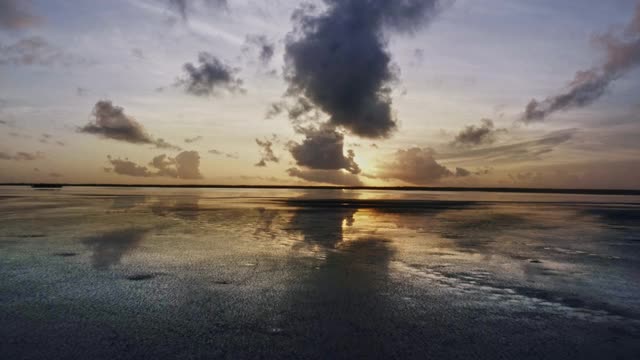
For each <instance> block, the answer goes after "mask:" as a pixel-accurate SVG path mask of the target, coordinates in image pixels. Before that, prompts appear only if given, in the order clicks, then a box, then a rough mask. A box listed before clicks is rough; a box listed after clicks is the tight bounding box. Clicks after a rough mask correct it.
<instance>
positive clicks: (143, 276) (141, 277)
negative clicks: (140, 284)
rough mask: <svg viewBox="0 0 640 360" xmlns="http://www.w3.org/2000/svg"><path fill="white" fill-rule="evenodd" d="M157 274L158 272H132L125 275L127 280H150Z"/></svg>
mask: <svg viewBox="0 0 640 360" xmlns="http://www.w3.org/2000/svg"><path fill="white" fill-rule="evenodd" d="M157 276H158V274H134V275H129V276H127V277H126V279H127V280H129V281H144V280H151V279H154V278H156V277H157Z"/></svg>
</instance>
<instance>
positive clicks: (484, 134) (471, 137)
mask: <svg viewBox="0 0 640 360" xmlns="http://www.w3.org/2000/svg"><path fill="white" fill-rule="evenodd" d="M506 131H507V130H506V129H496V128H495V127H494V125H493V121H492V120H490V119H482V120H481V125H480V126H475V125H468V126H466V127H465V128H464V129H463V130H462V131H460V132H459V133H458V135H456V137H455V139H454V140H453V141H452V142H451V145H452V146H455V147H475V146H480V145H490V144H493V143H494V142H495V141H496V137H497V135H498V134H499V133H501V132H506Z"/></svg>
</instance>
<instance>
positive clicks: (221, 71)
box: [176, 52, 245, 96]
mask: <svg viewBox="0 0 640 360" xmlns="http://www.w3.org/2000/svg"><path fill="white" fill-rule="evenodd" d="M198 62H199V63H200V65H194V64H192V63H186V64H185V65H184V67H183V68H184V72H185V73H186V74H185V76H186V77H183V78H180V79H178V81H177V83H176V84H177V85H178V86H183V87H184V89H185V91H186V92H187V93H189V94H192V95H196V96H211V95H217V94H219V93H220V91H225V90H226V91H228V92H231V93H237V92H240V93H244V92H245V90H244V89H243V88H242V84H243V81H242V79H239V78H237V77H236V73H237V72H238V69H234V68H232V67H230V66H228V65H226V64H224V63H223V62H222V61H220V60H219V59H218V58H216V57H215V56H213V55H211V54H209V53H207V52H201V53H200V54H198Z"/></svg>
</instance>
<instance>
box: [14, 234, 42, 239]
mask: <svg viewBox="0 0 640 360" xmlns="http://www.w3.org/2000/svg"><path fill="white" fill-rule="evenodd" d="M14 237H17V238H21V239H35V238H43V237H47V235H46V234H20V235H14Z"/></svg>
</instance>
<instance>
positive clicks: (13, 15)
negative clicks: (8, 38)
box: [0, 0, 41, 30]
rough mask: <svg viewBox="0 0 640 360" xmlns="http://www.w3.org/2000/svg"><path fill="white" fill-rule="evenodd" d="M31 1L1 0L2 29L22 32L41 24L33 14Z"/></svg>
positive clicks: (0, 27) (0, 17)
mask: <svg viewBox="0 0 640 360" xmlns="http://www.w3.org/2000/svg"><path fill="white" fill-rule="evenodd" d="M30 2H31V1H29V0H0V29H6V30H20V29H24V28H28V27H32V26H34V25H37V24H39V23H40V22H41V19H40V17H38V16H36V15H33V14H32V13H31V6H30Z"/></svg>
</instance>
